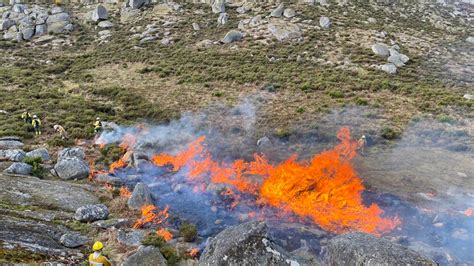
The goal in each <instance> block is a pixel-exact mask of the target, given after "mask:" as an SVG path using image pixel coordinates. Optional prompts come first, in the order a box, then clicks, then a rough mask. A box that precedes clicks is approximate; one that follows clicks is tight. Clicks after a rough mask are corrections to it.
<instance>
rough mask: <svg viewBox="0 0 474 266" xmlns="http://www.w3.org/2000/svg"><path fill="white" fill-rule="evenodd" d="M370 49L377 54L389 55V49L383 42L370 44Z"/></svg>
mask: <svg viewBox="0 0 474 266" xmlns="http://www.w3.org/2000/svg"><path fill="white" fill-rule="evenodd" d="M372 51H373V52H374V54H376V55H379V56H389V55H390V51H389V48H388V46H387V45H386V44H385V43H376V44H374V45H372Z"/></svg>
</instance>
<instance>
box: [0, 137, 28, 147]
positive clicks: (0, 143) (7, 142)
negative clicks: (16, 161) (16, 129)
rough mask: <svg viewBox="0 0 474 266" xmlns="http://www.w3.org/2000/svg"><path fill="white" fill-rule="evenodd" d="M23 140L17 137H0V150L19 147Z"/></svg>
mask: <svg viewBox="0 0 474 266" xmlns="http://www.w3.org/2000/svg"><path fill="white" fill-rule="evenodd" d="M23 145H24V144H23V142H21V141H20V139H19V138H17V137H4V138H1V139H0V150H8V149H20V148H21V147H23Z"/></svg>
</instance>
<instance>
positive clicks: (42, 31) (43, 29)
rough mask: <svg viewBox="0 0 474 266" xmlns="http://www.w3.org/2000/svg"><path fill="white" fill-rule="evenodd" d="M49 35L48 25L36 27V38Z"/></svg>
mask: <svg viewBox="0 0 474 266" xmlns="http://www.w3.org/2000/svg"><path fill="white" fill-rule="evenodd" d="M47 33H48V25H47V24H40V25H36V28H35V35H36V36H41V35H45V34H47Z"/></svg>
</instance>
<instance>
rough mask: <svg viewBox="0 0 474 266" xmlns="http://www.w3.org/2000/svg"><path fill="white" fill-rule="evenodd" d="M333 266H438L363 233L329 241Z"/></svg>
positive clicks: (400, 247) (417, 255) (420, 256)
mask: <svg viewBox="0 0 474 266" xmlns="http://www.w3.org/2000/svg"><path fill="white" fill-rule="evenodd" d="M328 258H329V264H331V265H335V266H338V265H369V266H370V265H437V264H436V263H435V262H434V261H432V260H430V259H428V258H425V257H423V256H422V255H420V254H418V253H416V252H415V251H413V250H410V249H408V248H406V247H403V246H401V245H398V244H394V243H392V242H390V241H389V240H386V239H383V238H377V237H375V236H372V235H368V234H363V233H350V234H345V235H341V236H337V237H335V238H333V239H331V240H330V241H329V245H328Z"/></svg>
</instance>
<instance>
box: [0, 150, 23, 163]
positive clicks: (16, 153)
mask: <svg viewBox="0 0 474 266" xmlns="http://www.w3.org/2000/svg"><path fill="white" fill-rule="evenodd" d="M0 158H5V159H7V160H9V161H12V162H21V161H23V160H24V159H25V158H26V153H25V152H24V151H23V150H20V149H11V150H0Z"/></svg>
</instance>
